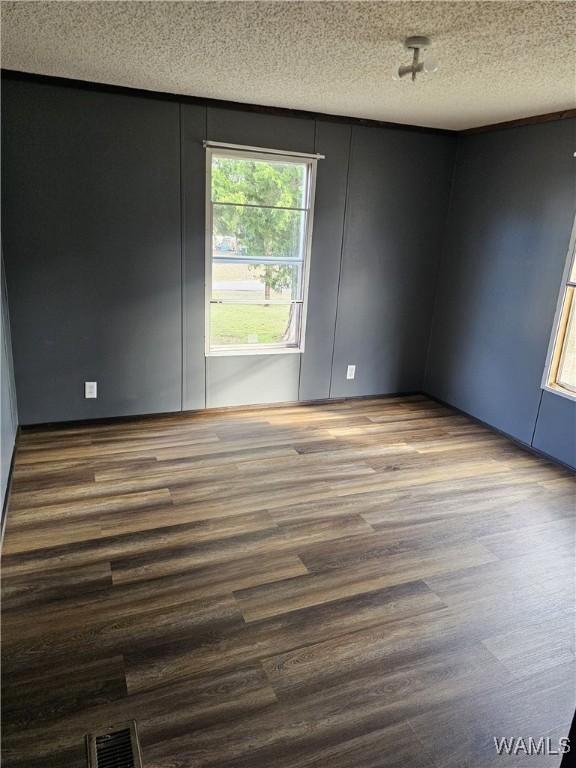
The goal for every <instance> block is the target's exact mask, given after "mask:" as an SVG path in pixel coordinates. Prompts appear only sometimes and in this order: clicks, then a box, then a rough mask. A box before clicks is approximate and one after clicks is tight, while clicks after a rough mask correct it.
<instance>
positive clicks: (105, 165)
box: [2, 79, 576, 464]
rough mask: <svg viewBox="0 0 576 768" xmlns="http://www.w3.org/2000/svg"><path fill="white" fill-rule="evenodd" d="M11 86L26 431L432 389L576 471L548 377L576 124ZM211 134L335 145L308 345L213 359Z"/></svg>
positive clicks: (13, 229) (18, 370) (17, 353)
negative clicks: (487, 123) (295, 109)
mask: <svg viewBox="0 0 576 768" xmlns="http://www.w3.org/2000/svg"><path fill="white" fill-rule="evenodd" d="M2 96H3V105H2V106H3V110H2V112H3V121H4V123H3V137H2V138H3V164H2V170H3V193H4V194H3V238H4V254H5V259H6V268H7V282H8V295H9V297H10V309H11V325H12V344H13V351H14V361H15V374H16V387H17V391H18V400H19V415H20V420H21V422H22V423H23V424H31V423H38V422H46V421H60V420H70V419H83V418H92V417H106V416H124V415H132V414H137V413H151V412H163V411H177V410H180V409H184V410H186V409H192V408H203V407H205V406H206V405H208V406H216V405H235V404H244V403H256V402H275V401H284V400H296V399H300V400H309V399H318V398H325V397H341V396H350V395H370V394H383V393H389V392H400V391H417V390H420V389H422V388H423V389H424V390H425V391H428V392H429V393H431V394H432V395H434V396H436V397H439V398H441V399H442V400H445V401H447V402H449V403H452V404H453V405H455V406H456V407H458V408H461V409H462V410H464V411H467V412H468V413H470V414H472V415H473V416H476V417H478V418H480V419H482V420H483V421H486V422H487V423H489V424H492V425H493V426H495V427H497V428H498V429H500V430H502V431H504V432H507V433H509V434H510V435H512V436H513V437H515V438H517V439H519V440H521V441H523V442H525V443H527V444H532V445H534V447H536V448H538V449H540V450H542V451H545V452H547V453H549V454H550V455H552V456H554V457H556V458H558V459H560V460H561V461H564V462H566V463H569V464H575V463H576V461H575V459H574V453H575V448H574V430H573V425H574V417H575V404H574V402H572V401H569V400H566V399H562V398H559V397H558V396H555V395H551V394H549V393H544V395H542V392H541V389H540V381H541V376H542V371H543V367H544V361H545V358H546V350H547V347H548V341H549V336H550V330H551V327H552V323H553V318H554V311H555V307H556V302H557V297H558V291H559V288H560V283H561V276H562V270H563V267H564V261H565V258H566V251H567V247H568V240H569V236H570V229H571V225H572V220H573V215H574V187H573V162H574V160H573V158H572V154H573V151H574V141H573V139H574V121H567V120H565V121H558V122H553V123H546V124H541V125H532V126H527V127H523V128H517V129H507V130H495V131H492V132H488V133H484V134H478V135H470V136H465V137H460V138H456V137H455V136H451V135H446V134H439V133H437V132H425V131H424V132H421V131H418V132H416V131H412V130H409V129H403V128H375V127H362V126H358V125H354V126H351V125H350V124H348V123H346V122H345V121H343V122H334V121H322V120H309V119H304V118H299V117H295V116H294V117H293V116H286V115H271V114H268V113H257V112H250V111H242V110H239V109H232V108H230V109H227V108H221V107H219V108H216V107H213V106H208V107H207V106H203V105H199V104H191V103H179V101H178V99H176V98H174V99H170V98H155V97H145V96H142V95H136V94H129V93H126V92H121V93H120V92H114V93H113V92H108V91H107V90H106V89H103V90H100V89H98V88H95V89H86V88H82V87H78V86H72V85H70V86H62V85H55V84H53V83H47V82H32V81H24V82H21V81H17V80H13V79H8V80H6V81H4V85H3V94H2ZM205 138H209V139H212V140H217V141H229V142H233V143H239V144H249V145H255V146H264V147H275V148H281V149H287V150H301V151H307V152H312V151H317V152H321V153H323V154H325V155H326V159H325V160H322V161H320V162H319V167H318V180H317V195H316V211H315V221H314V237H313V244H312V262H311V275H310V294H309V312H308V327H307V337H306V349H305V352H304V354H303V355H276V356H273V355H265V356H261V357H260V356H259V357H257V358H256V357H232V358H231V357H211V358H208V360H206V359H205V357H204V221H205V153H204V149H203V146H202V141H203V139H205ZM456 144H458V152H457V157H456V162H454V151H455V147H456ZM449 200H450V201H451V202H450V207H449V208H448V202H449ZM440 254H442V260H441V264H440V266H439V258H440ZM431 327H432V333H431V335H430V328H431ZM426 357H427V366H425V363H426ZM348 364H355V365H356V366H357V369H356V379H355V380H353V381H347V380H346V378H345V372H346V366H347V365H348ZM424 374H425V375H424ZM85 380H97V381H98V384H99V397H98V399H97V400H85V399H84V397H83V382H84V381H85Z"/></svg>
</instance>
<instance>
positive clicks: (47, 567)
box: [2, 396, 576, 768]
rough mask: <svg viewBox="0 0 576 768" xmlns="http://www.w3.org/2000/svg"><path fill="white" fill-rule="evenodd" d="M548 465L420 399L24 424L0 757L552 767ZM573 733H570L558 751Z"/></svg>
mask: <svg viewBox="0 0 576 768" xmlns="http://www.w3.org/2000/svg"><path fill="white" fill-rule="evenodd" d="M574 512H575V486H574V478H573V476H571V475H570V474H569V472H568V471H566V470H563V469H562V468H560V467H558V466H555V465H553V464H552V463H548V462H546V461H545V460H543V459H541V458H538V457H535V456H534V455H532V454H530V453H528V452H526V451H524V450H522V449H521V448H519V447H518V446H516V445H514V444H513V443H511V442H509V441H508V440H506V439H504V438H503V437H500V436H499V435H496V434H494V433H492V432H490V431H489V430H488V429H486V428H484V427H482V426H479V425H478V424H476V423H474V422H472V421H471V420H468V419H467V418H465V417H463V416H462V415H460V414H457V413H455V412H453V411H451V410H449V409H447V408H445V407H443V406H441V405H438V404H437V403H435V402H432V401H430V400H427V399H425V398H423V397H419V396H414V397H399V398H392V399H373V400H358V401H347V402H340V403H331V404H323V405H314V406H306V407H282V408H270V409H247V410H244V411H241V410H238V411H228V412H212V413H209V412H207V413H201V414H188V415H184V414H179V415H177V416H168V417H159V418H153V419H140V420H134V421H130V422H123V423H114V424H102V425H100V426H82V427H68V428H58V429H56V428H55V429H50V430H34V431H25V432H23V434H22V435H21V439H20V443H19V448H18V454H17V459H16V464H15V469H14V485H13V493H12V497H11V502H10V508H9V512H8V525H7V531H6V536H5V541H4V547H3V558H2V575H3V579H2V592H3V602H2V615H3V631H2V634H3V638H2V639H3V670H2V671H3V699H2V720H3V747H4V751H3V761H2V765H3V766H4V767H5V768H84V766H85V756H84V744H83V736H84V734H85V733H86V732H89V731H91V730H93V729H97V728H101V727H103V726H106V725H107V724H109V723H114V722H123V721H126V720H128V719H132V718H134V719H136V720H137V722H138V727H139V732H140V738H141V742H142V748H143V757H144V766H145V768H490V767H491V766H494V767H495V768H496V767H502V766H508V767H510V766H513V767H514V768H518V767H519V766H520V767H521V766H524V765H526V766H529V767H530V768H541V767H542V766H546V767H547V768H548V767H554V768H556V767H557V766H558V765H559V764H560V759H561V757H560V756H558V755H540V756H537V757H534V756H531V757H527V756H526V755H523V754H519V755H517V756H512V757H502V756H499V755H498V754H497V752H496V749H495V746H494V742H493V737H499V738H500V737H503V736H506V737H512V736H516V737H521V736H522V737H524V738H528V737H530V736H532V737H534V738H535V739H538V738H540V737H549V738H550V739H551V741H550V742H549V743H550V744H551V745H552V746H553V747H556V746H557V740H558V738H560V737H561V736H566V735H567V733H568V729H569V724H570V720H571V718H572V715H573V712H574V706H575V700H576V694H575V691H576V684H575V680H576V678H575V667H574V616H573V609H574V589H575V584H574V573H575V571H574V569H575V523H574ZM575 746H576V745H575Z"/></svg>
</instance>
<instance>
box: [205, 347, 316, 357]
mask: <svg viewBox="0 0 576 768" xmlns="http://www.w3.org/2000/svg"><path fill="white" fill-rule="evenodd" d="M303 352H304V350H303V349H301V348H300V347H293V348H292V347H282V348H279V349H218V350H211V351H209V352H205V353H204V354H205V355H206V357H256V356H257V357H261V356H262V355H301V354H302V353H303Z"/></svg>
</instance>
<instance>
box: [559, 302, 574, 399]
mask: <svg viewBox="0 0 576 768" xmlns="http://www.w3.org/2000/svg"><path fill="white" fill-rule="evenodd" d="M575 307H576V300H574V299H573V300H572V307H571V309H570V316H569V318H568V326H567V328H566V334H565V335H564V348H563V350H562V355H561V357H560V365H559V366H558V375H557V377H556V381H557V383H558V384H559V385H560V386H561V387H565V388H566V389H569V390H571V391H573V392H576V311H575Z"/></svg>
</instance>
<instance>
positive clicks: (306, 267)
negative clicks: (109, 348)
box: [204, 142, 323, 357]
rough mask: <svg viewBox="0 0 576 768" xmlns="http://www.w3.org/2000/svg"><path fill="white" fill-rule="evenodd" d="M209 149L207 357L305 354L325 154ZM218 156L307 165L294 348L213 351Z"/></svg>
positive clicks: (276, 346) (238, 147)
mask: <svg viewBox="0 0 576 768" xmlns="http://www.w3.org/2000/svg"><path fill="white" fill-rule="evenodd" d="M204 146H205V148H206V197H205V200H206V221H205V228H206V234H205V246H204V247H205V292H204V305H205V325H204V328H205V333H204V353H205V355H206V357H231V356H234V357H236V356H240V355H279V354H302V353H303V352H304V347H305V340H306V321H307V316H308V287H309V283H310V262H311V255H312V230H313V227H314V204H315V200H316V170H317V161H318V159H321V158H322V157H323V156H322V155H310V154H304V153H301V154H299V153H296V152H281V151H279V150H268V151H266V150H260V149H258V148H256V147H243V146H241V145H236V144H234V145H232V147H233V148H231V145H226V144H224V145H218V144H216V143H210V142H204ZM213 155H216V156H217V157H243V158H246V157H257V158H258V159H262V160H270V161H273V162H279V161H284V162H287V163H299V164H302V163H306V164H307V165H308V167H309V169H308V174H307V178H308V189H307V200H308V203H309V204H308V206H307V208H306V210H307V216H306V243H305V250H304V264H303V274H302V280H303V285H302V312H301V317H300V334H299V343H298V344H294V345H291V346H289V345H280V344H267V345H266V344H254V345H248V344H243V345H242V346H238V347H229V348H222V349H211V348H210V302H211V299H212V234H213V233H212V225H213V221H212V218H213V202H212V156H213Z"/></svg>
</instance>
